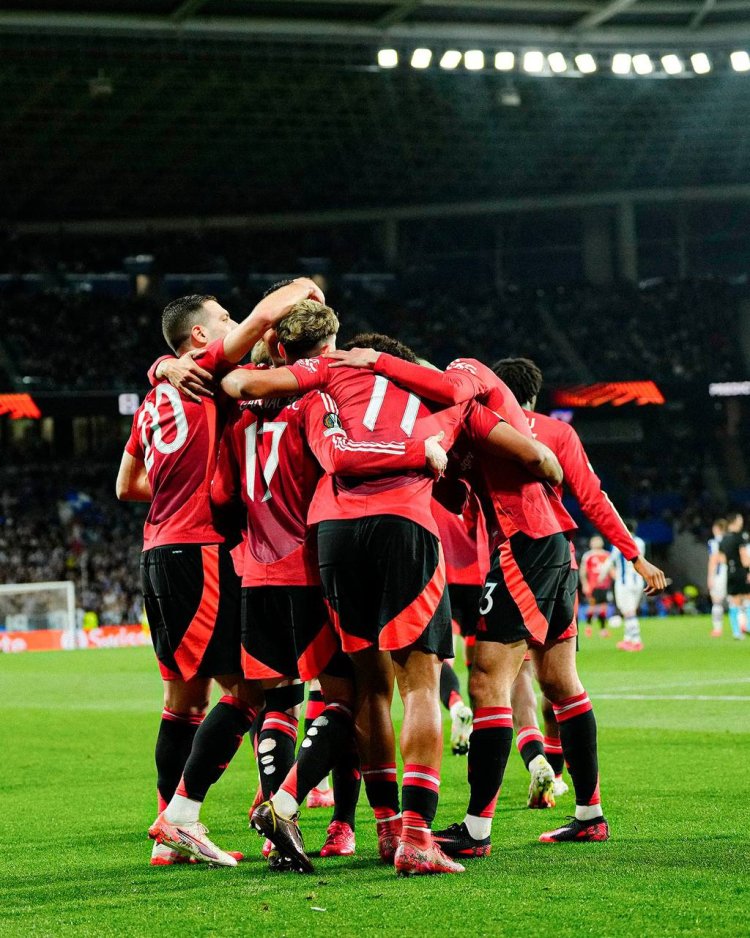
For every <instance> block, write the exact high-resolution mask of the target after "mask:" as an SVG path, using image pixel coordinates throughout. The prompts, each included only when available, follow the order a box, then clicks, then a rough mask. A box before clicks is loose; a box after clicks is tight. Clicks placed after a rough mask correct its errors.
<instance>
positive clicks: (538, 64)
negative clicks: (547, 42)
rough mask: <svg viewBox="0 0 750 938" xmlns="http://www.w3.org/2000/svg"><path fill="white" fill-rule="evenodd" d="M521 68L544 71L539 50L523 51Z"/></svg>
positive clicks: (528, 70) (542, 59)
mask: <svg viewBox="0 0 750 938" xmlns="http://www.w3.org/2000/svg"><path fill="white" fill-rule="evenodd" d="M523 70H524V71H525V72H536V73H538V72H543V71H544V56H543V55H542V53H541V52H539V51H537V50H532V51H531V52H526V53H524V57H523Z"/></svg>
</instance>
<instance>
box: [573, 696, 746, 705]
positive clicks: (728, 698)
mask: <svg viewBox="0 0 750 938" xmlns="http://www.w3.org/2000/svg"><path fill="white" fill-rule="evenodd" d="M591 696H592V697H593V698H594V700H706V701H711V700H719V701H727V702H731V703H737V702H747V701H749V700H750V696H745V697H740V696H733V695H730V694H717V695H714V696H712V695H710V694H591Z"/></svg>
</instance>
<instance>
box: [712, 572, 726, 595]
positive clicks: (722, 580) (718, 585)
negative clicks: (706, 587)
mask: <svg viewBox="0 0 750 938" xmlns="http://www.w3.org/2000/svg"><path fill="white" fill-rule="evenodd" d="M726 598H727V568H726V567H724V572H723V573H720V574H719V575H718V576H715V577H714V585H713V589H712V590H711V602H712V603H717V604H721V603H723V602H724V600H725V599H726Z"/></svg>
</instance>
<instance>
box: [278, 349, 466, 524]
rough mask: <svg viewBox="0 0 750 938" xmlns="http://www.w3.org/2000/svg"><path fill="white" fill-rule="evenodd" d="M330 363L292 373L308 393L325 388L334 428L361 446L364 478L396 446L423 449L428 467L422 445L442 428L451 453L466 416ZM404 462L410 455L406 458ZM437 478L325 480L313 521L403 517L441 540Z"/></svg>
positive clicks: (409, 474)
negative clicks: (434, 501) (434, 410)
mask: <svg viewBox="0 0 750 938" xmlns="http://www.w3.org/2000/svg"><path fill="white" fill-rule="evenodd" d="M330 364H331V363H330V360H329V359H325V358H312V359H302V360H300V361H298V362H296V363H295V364H294V365H292V366H290V367H291V371H292V372H293V373H294V375H295V377H296V378H297V381H298V382H299V385H300V389H301V390H302V391H306V390H309V389H311V388H325V390H326V394H325V395H324V396H323V399H324V400H325V399H327V400H328V401H329V403H330V404H331V407H332V409H331V417H330V422H331V424H332V426H333V425H334V424H338V427H337V428H339V427H340V429H341V430H342V432H343V433H344V434H346V437H347V439H348V440H349V441H350V445H351V446H357V445H359V447H360V461H361V462H362V466H363V471H364V470H366V468H367V466H368V464H369V463H370V462H371V460H372V459H373V458H374V457H375V456H376V454H377V453H378V452H380V451H382V450H383V447H387V448H391V447H393V445H394V444H403V445H406V444H407V443H411V445H412V446H414V445H415V444H417V447H416V450H415V454H418V453H419V451H420V449H421V453H422V463H421V465H422V466H424V446H423V445H421V443H420V442H419V441H424V440H425V439H426V438H427V437H428V436H431V435H432V434H434V433H436V432H437V431H438V430H439V429H443V430H445V433H446V437H445V439H444V440H443V446H444V447H445V448H446V449H447V448H449V447H450V445H451V444H452V442H453V440H454V439H455V437H456V435H457V434H458V432H459V430H460V427H461V424H462V419H463V411H462V409H461V408H450V409H449V410H447V411H443V412H441V414H436V415H435V416H434V417H433V416H432V414H431V411H430V409H429V408H428V407H426V406H425V405H424V404H423V403H422V401H421V400H420V399H419V397H417V396H416V395H415V394H410V393H409V392H408V391H405V390H403V388H400V387H398V386H397V385H395V384H393V383H392V382H390V381H388V380H387V379H386V378H384V377H382V376H380V375H375V374H373V373H372V372H371V371H364V370H360V369H354V368H331V367H330ZM405 458H406V454H405ZM433 481H434V480H433V477H432V475H431V473H429V472H427V471H426V470H425V469H424V468H420V469H416V468H413V469H404V470H402V471H390V472H388V473H385V472H384V473H382V474H380V475H378V476H376V477H372V478H363V477H362V476H361V475H360V476H359V477H355V476H353V475H348V474H346V472H345V471H339V472H337V474H335V475H334V476H330V475H327V476H326V481H325V482H324V483H322V484H321V486H320V488H319V489H318V491H317V492H316V495H315V499H314V500H313V504H312V506H311V509H310V515H309V519H308V520H309V522H310V523H311V524H312V523H316V522H319V521H324V520H331V519H338V518H362V517H368V516H372V515H398V516H400V517H403V518H408V519H409V520H411V521H414V522H415V523H416V524H420V525H422V527H424V528H427V529H428V530H429V531H432V533H433V534H435V535H437V533H438V530H437V525H436V523H435V519H434V518H433V516H432V512H431V509H430V502H431V497H432V486H433Z"/></svg>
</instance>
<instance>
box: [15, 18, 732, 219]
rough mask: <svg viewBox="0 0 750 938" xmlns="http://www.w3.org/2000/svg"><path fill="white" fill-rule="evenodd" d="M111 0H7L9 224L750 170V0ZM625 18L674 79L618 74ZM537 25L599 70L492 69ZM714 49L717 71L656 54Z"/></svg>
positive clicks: (562, 192)
mask: <svg viewBox="0 0 750 938" xmlns="http://www.w3.org/2000/svg"><path fill="white" fill-rule="evenodd" d="M103 6H104V4H102V3H100V2H98V3H97V2H94V0H78V2H75V0H67V2H61V0H5V2H4V9H3V11H2V12H0V89H2V110H1V112H0V129H2V132H3V138H2V139H3V146H2V148H0V192H1V193H2V198H1V199H0V206H2V207H0V213H2V216H3V217H4V218H7V219H9V220H10V221H12V222H31V221H35V220H39V221H41V220H49V221H52V222H54V221H58V220H60V221H62V220H75V219H112V218H143V217H150V216H169V217H186V216H206V215H214V216H216V215H244V216H251V217H255V218H257V217H258V216H265V215H267V214H269V213H303V214H304V213H311V212H318V211H320V210H328V211H331V212H337V211H341V212H342V213H345V212H358V211H359V212H361V211H368V210H370V209H372V208H379V209H383V210H389V209H391V208H394V209H395V208H397V207H402V206H405V205H406V206H409V205H422V206H433V205H436V204H443V203H467V202H472V203H474V205H475V206H476V205H477V204H480V205H481V204H486V205H488V206H491V205H494V204H496V203H500V202H503V201H504V202H505V203H509V202H510V203H512V202H513V200H524V199H525V200H529V199H530V200H534V199H538V200H540V202H541V201H543V200H544V199H545V198H548V197H554V198H557V199H558V200H560V199H567V198H570V199H573V200H575V199H577V198H579V197H580V198H582V199H584V200H585V199H586V198H592V197H593V196H594V195H595V194H596V193H601V192H623V191H624V192H629V191H632V190H639V191H640V190H644V189H648V190H670V191H674V190H686V189H696V188H699V187H722V191H723V192H724V193H725V197H726V193H727V192H732V193H734V194H736V193H737V192H739V191H740V190H741V187H746V186H747V183H748V181H749V180H750V138H749V137H748V135H747V132H746V128H747V126H748V124H749V123H750V72H747V73H739V72H734V71H732V69H731V68H730V67H729V58H728V57H729V53H730V51H732V50H733V49H736V48H737V46H738V44H739V43H740V41H741V38H742V36H743V35H747V36H748V43H750V19H749V18H750V0H747V2H745V0H716V2H713V3H712V2H710V0H708V2H707V0H630V2H629V0H609V2H601V0H482V2H471V0H440V2H438V0H423V2H419V3H418V2H409V3H406V2H400V3H387V2H382V0H366V2H359V3H352V2H344V0H327V2H325V3H320V2H312V0H294V2H290V0H277V2H274V0H265V2H262V3H249V2H245V0H111V2H109V3H108V4H107V9H108V11H109V12H107V13H101V12H97V11H101V9H102V7H103ZM626 36H630V37H631V40H630V45H629V46H627V48H628V50H629V51H631V52H644V53H646V52H648V53H650V54H651V55H652V57H653V59H654V62H655V63H656V65H657V67H656V68H655V71H654V74H653V75H650V76H646V77H640V76H635V75H633V74H632V73H631V74H630V75H628V76H627V78H626V79H621V78H617V77H615V76H613V75H612V72H611V69H610V68H609V62H610V56H611V52H612V51H616V50H617V48H623V47H622V45H621V44H622V42H624V41H625V37H626ZM441 37H442V38H441ZM524 37H526V38H524ZM531 37H534V43H535V44H536V45H537V48H541V49H543V50H544V51H545V52H549V51H551V50H552V49H553V48H560V49H562V50H563V51H564V52H565V53H566V55H567V56H568V60H569V61H570V60H571V59H572V55H574V54H575V53H576V52H577V51H582V50H586V49H588V50H590V51H591V52H593V53H594V54H595V55H596V56H597V57H598V60H599V62H600V68H599V71H598V72H597V73H596V74H594V75H581V74H575V75H574V77H575V78H576V80H567V79H568V78H569V77H571V74H572V73H571V74H569V75H567V76H566V75H553V74H551V73H550V71H549V69H547V70H546V72H545V74H544V75H538V76H534V75H529V74H527V73H525V72H524V71H523V70H522V69H520V68H519V67H516V68H515V69H514V70H513V71H512V72H509V73H505V72H499V71H496V70H495V69H494V67H493V65H492V58H491V57H492V55H493V54H494V52H495V51H497V50H498V49H501V48H510V49H513V50H515V53H516V56H517V57H518V56H519V55H520V54H521V53H522V52H523V51H524V49H525V48H526V49H528V48H529V42H531ZM639 37H640V38H639ZM668 37H672V38H671V39H669V38H668ZM719 37H723V38H719ZM730 37H731V41H730ZM417 43H420V44H425V45H429V46H430V47H431V48H433V49H434V50H435V56H434V59H433V62H432V65H431V67H430V68H428V69H425V70H417V69H414V68H411V67H410V66H409V64H408V61H409V59H408V56H409V54H410V52H411V50H413V48H414V47H415V45H416V44H417ZM618 43H620V45H619V46H618ZM381 46H392V47H394V48H396V49H397V50H399V51H400V54H401V62H400V64H399V66H398V67H397V68H393V69H381V68H379V67H378V65H377V63H376V57H377V51H378V49H379V48H380V47H381ZM450 47H455V48H457V49H459V50H463V51H465V50H466V49H468V48H472V47H473V48H480V49H483V50H484V51H485V54H486V58H487V65H486V67H485V68H484V69H482V70H480V71H477V72H471V71H467V70H466V69H465V68H463V67H460V68H458V69H456V70H455V71H445V70H444V69H442V68H440V67H439V66H438V65H437V59H438V58H439V56H440V55H441V54H442V52H443V51H445V50H446V49H447V48H450ZM698 50H703V51H705V52H707V53H708V54H709V56H710V57H711V59H712V62H713V64H714V68H713V70H712V71H711V73H710V74H706V75H698V74H695V73H694V71H692V70H691V69H690V67H689V65H688V67H687V68H686V69H685V70H684V72H683V73H682V74H680V75H678V76H676V77H670V76H668V75H667V74H666V73H665V72H664V71H663V70H662V69H661V66H659V65H658V57H659V55H660V54H662V53H664V52H670V51H671V52H675V51H678V52H681V55H682V57H683V59H684V60H685V62H686V63H687V62H688V61H689V60H688V58H687V56H688V55H689V54H690V53H691V52H692V51H698ZM517 61H518V58H517ZM732 187H734V188H732Z"/></svg>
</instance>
